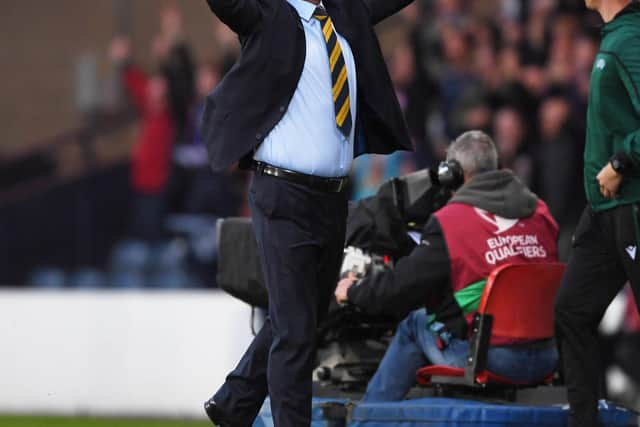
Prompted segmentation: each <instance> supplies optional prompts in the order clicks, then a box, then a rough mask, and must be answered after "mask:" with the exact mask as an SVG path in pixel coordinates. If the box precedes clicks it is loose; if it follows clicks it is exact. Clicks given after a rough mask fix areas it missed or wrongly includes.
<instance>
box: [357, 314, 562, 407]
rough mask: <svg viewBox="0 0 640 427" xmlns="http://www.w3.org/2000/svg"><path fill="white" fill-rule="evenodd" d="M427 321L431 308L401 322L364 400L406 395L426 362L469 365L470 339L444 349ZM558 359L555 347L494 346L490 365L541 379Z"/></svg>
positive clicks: (527, 378)
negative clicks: (467, 359) (439, 345)
mask: <svg viewBox="0 0 640 427" xmlns="http://www.w3.org/2000/svg"><path fill="white" fill-rule="evenodd" d="M427 323H428V320H427V312H426V310H424V309H421V310H416V311H413V312H411V313H410V314H409V315H408V316H407V317H406V318H405V319H404V320H403V321H402V322H400V324H399V325H398V329H397V331H396V335H395V336H394V337H393V340H392V341H391V345H390V346H389V348H388V349H387V352H386V353H385V355H384V358H383V359H382V362H380V366H378V370H377V371H376V373H375V375H374V376H373V378H372V379H371V381H370V382H369V385H368V386H367V392H366V393H365V395H364V397H363V398H362V400H363V401H366V402H383V401H393V400H401V399H403V398H404V397H405V395H406V394H407V392H408V391H409V389H410V388H411V387H412V386H413V385H414V384H415V383H416V371H417V370H418V369H419V368H421V367H423V366H426V365H447V366H452V367H456V368H462V367H464V366H465V362H466V358H467V354H468V353H469V342H468V341H466V340H460V339H452V340H451V342H450V343H449V345H448V346H447V347H446V348H445V349H443V350H441V349H439V348H438V345H437V341H436V336H435V335H434V334H433V333H432V332H431V330H429V328H428V327H427ZM557 359H558V353H557V351H556V349H555V348H543V349H527V348H526V347H518V348H516V347H492V348H490V349H489V354H488V360H487V368H488V369H489V370H490V371H491V372H493V373H495V374H498V375H501V376H504V377H507V378H510V379H512V380H516V381H527V382H529V381H537V380H541V379H542V378H544V377H545V376H547V375H548V374H550V373H551V372H552V371H553V370H554V369H555V367H556V362H557Z"/></svg>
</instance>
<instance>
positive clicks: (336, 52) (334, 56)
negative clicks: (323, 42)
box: [329, 42, 342, 72]
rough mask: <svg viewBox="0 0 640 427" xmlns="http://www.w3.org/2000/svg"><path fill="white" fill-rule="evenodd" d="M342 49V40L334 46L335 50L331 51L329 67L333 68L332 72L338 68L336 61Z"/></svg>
mask: <svg viewBox="0 0 640 427" xmlns="http://www.w3.org/2000/svg"><path fill="white" fill-rule="evenodd" d="M341 53H342V50H341V49H340V42H337V43H336V45H335V47H334V48H333V52H331V56H330V57H329V67H330V68H331V72H333V69H334V68H336V62H338V58H339V57H340V54H341Z"/></svg>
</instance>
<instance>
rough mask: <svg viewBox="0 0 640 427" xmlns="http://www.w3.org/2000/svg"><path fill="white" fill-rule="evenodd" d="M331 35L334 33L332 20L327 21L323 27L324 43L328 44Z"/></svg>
mask: <svg viewBox="0 0 640 427" xmlns="http://www.w3.org/2000/svg"><path fill="white" fill-rule="evenodd" d="M331 33H333V28H332V26H331V19H327V20H326V21H325V23H324V26H323V27H322V34H324V41H325V42H328V41H329V38H330V37H331Z"/></svg>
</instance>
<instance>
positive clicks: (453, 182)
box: [438, 159, 464, 191]
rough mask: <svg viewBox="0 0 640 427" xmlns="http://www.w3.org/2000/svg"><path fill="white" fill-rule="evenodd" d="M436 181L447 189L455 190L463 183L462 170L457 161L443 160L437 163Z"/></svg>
mask: <svg viewBox="0 0 640 427" xmlns="http://www.w3.org/2000/svg"><path fill="white" fill-rule="evenodd" d="M438 182H439V183H440V185H442V186H443V187H446V188H447V189H449V190H452V191H453V190H457V189H458V188H460V187H461V186H462V184H464V171H463V170H462V165H461V164H460V162H459V161H457V160H455V159H451V160H445V161H443V162H440V164H439V165H438Z"/></svg>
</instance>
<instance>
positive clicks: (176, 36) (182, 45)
mask: <svg viewBox="0 0 640 427" xmlns="http://www.w3.org/2000/svg"><path fill="white" fill-rule="evenodd" d="M182 27H183V24H182V15H181V14H180V11H179V10H178V9H177V7H176V6H175V5H174V4H167V5H165V6H163V8H162V9H161V11H160V33H159V34H158V35H156V37H155V38H154V40H153V49H152V52H153V54H154V57H155V60H156V62H157V63H158V64H159V67H160V69H161V70H162V72H163V73H164V74H165V75H166V76H167V79H168V84H169V87H168V90H169V105H170V107H171V114H172V115H173V119H174V122H175V136H176V142H179V143H181V142H185V141H187V140H188V139H189V138H190V136H189V134H188V131H189V127H190V123H189V118H190V111H191V106H192V105H193V102H194V90H195V77H194V66H193V60H192V55H191V51H190V49H189V46H188V44H187V42H186V40H185V38H184V33H183V28H182Z"/></svg>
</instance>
